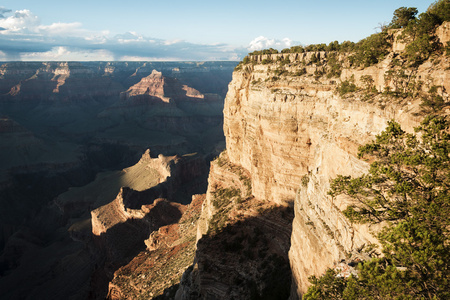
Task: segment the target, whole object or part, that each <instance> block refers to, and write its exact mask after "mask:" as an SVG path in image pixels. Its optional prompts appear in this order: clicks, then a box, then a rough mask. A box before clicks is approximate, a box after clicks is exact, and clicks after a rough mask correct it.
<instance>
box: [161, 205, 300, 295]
mask: <svg viewBox="0 0 450 300" xmlns="http://www.w3.org/2000/svg"><path fill="white" fill-rule="evenodd" d="M293 218H294V214H293V210H292V208H289V207H281V206H275V207H273V206H272V207H269V208H265V209H263V208H259V209H258V213H257V214H254V215H247V216H245V215H243V216H237V218H236V219H235V221H234V222H232V223H230V224H227V225H225V226H224V227H222V228H221V227H220V226H221V222H222V220H220V218H213V220H212V222H211V223H210V230H209V231H208V233H207V234H206V235H204V236H203V237H202V238H201V239H200V240H199V241H198V243H197V253H196V263H195V264H194V265H193V266H191V267H189V268H188V270H187V271H186V272H185V273H184V275H183V277H182V279H181V285H180V284H175V285H173V286H171V287H169V288H167V289H166V290H165V291H164V293H163V295H161V296H158V297H156V298H155V299H159V300H161V299H173V298H174V296H175V293H176V292H177V290H178V293H182V294H183V295H184V296H185V297H187V298H185V299H233V298H234V299H288V298H289V294H290V290H291V280H292V278H291V270H290V264H289V258H288V251H289V248H290V239H291V231H292V220H293ZM215 221H217V223H215ZM214 228H215V229H214Z"/></svg>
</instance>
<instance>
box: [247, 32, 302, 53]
mask: <svg viewBox="0 0 450 300" xmlns="http://www.w3.org/2000/svg"><path fill="white" fill-rule="evenodd" d="M292 45H293V41H292V40H291V39H289V38H284V39H282V40H277V39H269V38H266V37H265V36H262V35H261V36H258V37H257V38H255V39H254V40H252V41H251V42H250V43H249V46H248V47H247V49H248V50H249V51H255V50H262V49H268V48H275V49H278V50H282V49H284V48H289V47H291V46H292Z"/></svg>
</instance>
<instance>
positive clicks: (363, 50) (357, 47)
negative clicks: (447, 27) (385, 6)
mask: <svg viewBox="0 0 450 300" xmlns="http://www.w3.org/2000/svg"><path fill="white" fill-rule="evenodd" d="M417 13H418V11H417V9H416V8H414V7H409V8H407V7H401V8H399V9H397V10H395V12H394V16H393V18H392V21H391V22H390V23H389V24H387V25H385V24H382V25H380V29H381V32H379V33H375V34H372V35H371V36H369V37H367V38H365V39H363V40H361V41H359V42H357V43H354V42H350V41H344V42H342V43H339V42H338V41H334V42H331V43H329V44H328V45H326V44H313V45H308V46H305V47H303V46H293V47H291V48H287V49H283V50H282V51H281V53H303V52H317V51H328V52H331V51H336V52H342V53H352V54H351V55H350V57H349V60H350V63H351V64H352V65H353V66H361V67H368V66H370V65H373V64H376V63H378V62H380V61H381V60H383V59H384V57H385V55H387V54H388V53H389V49H390V48H391V46H392V42H393V35H392V33H393V31H392V30H395V29H403V32H402V34H401V35H400V37H399V38H400V40H401V41H403V42H404V43H405V44H406V48H405V51H404V53H403V54H402V55H403V56H404V57H405V59H406V60H407V61H408V62H409V63H410V64H411V65H417V64H420V63H421V62H423V61H424V60H426V59H428V58H429V57H430V56H431V55H432V54H433V53H442V52H444V51H445V52H446V53H447V54H450V53H449V52H450V45H449V44H448V43H447V45H442V44H440V43H439V42H438V40H437V38H436V36H435V34H434V31H435V29H436V27H437V26H439V25H441V24H442V23H443V22H445V21H450V1H449V0H439V1H436V2H434V3H433V4H432V5H430V7H429V8H428V10H427V11H426V12H424V13H421V14H420V15H418V16H417ZM277 53H278V50H276V49H272V48H271V49H265V50H260V51H254V52H251V53H249V55H261V54H277ZM248 62H250V60H249V58H248V57H246V58H244V60H243V63H244V64H245V63H248Z"/></svg>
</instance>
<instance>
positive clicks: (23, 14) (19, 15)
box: [0, 9, 40, 34]
mask: <svg viewBox="0 0 450 300" xmlns="http://www.w3.org/2000/svg"><path fill="white" fill-rule="evenodd" d="M3 12H8V11H7V10H3ZM39 24H40V20H39V18H38V17H37V16H35V15H34V14H33V13H32V12H31V11H29V10H27V9H24V10H17V11H16V12H15V13H14V15H12V16H9V17H6V18H5V17H4V18H1V19H0V27H2V28H4V30H2V31H0V33H1V34H7V33H11V32H15V33H21V32H24V31H32V32H33V31H35V29H36V27H37V26H39Z"/></svg>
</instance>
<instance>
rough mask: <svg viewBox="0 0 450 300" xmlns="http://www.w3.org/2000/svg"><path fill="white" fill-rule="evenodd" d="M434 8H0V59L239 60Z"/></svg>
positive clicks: (396, 2) (184, 4)
mask: <svg viewBox="0 0 450 300" xmlns="http://www.w3.org/2000/svg"><path fill="white" fill-rule="evenodd" d="M432 2H433V1H425V0H422V1H415V0H414V1H401V0H390V1H388V0H379V1H367V0H359V1H345V0H342V1H336V0H334V1H332V0H315V1H312V0H309V1H304V0H297V1H293V0H285V1H266V0H259V1H253V0H249V1H245V0H241V1H236V0H228V1H213V0H212V1H211V0H210V1H204V0H191V1H179V0H172V1H154V0H146V1H137V0H134V1H123V0H121V1H118V0H109V1H106V0H90V1H87V0H77V1H61V0H58V1H53V0H51V1H45V0H42V1H36V0H2V1H1V2H0V60H239V59H241V58H242V57H243V56H245V54H247V53H248V52H250V51H253V50H258V49H260V48H267V47H274V48H278V49H282V48H286V47H289V46H293V45H298V44H303V45H308V44H312V43H329V42H331V41H334V40H338V41H340V42H342V41H344V40H350V41H354V42H357V41H359V40H360V39H362V38H364V37H366V36H369V35H370V34H372V33H375V32H376V27H377V26H378V25H379V24H381V23H384V22H389V21H390V20H391V19H392V13H393V11H394V10H395V9H397V8H399V7H401V6H407V7H417V8H418V10H419V12H424V11H425V10H426V9H427V7H428V6H429V5H430V4H431V3H432Z"/></svg>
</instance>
